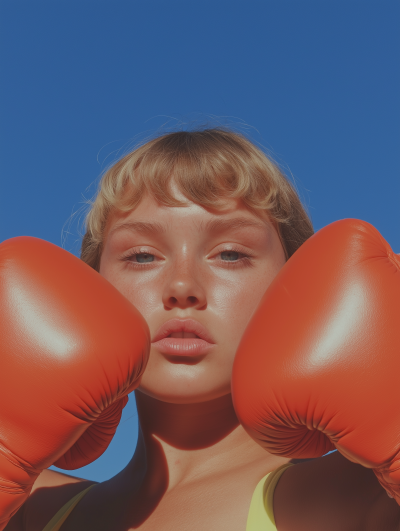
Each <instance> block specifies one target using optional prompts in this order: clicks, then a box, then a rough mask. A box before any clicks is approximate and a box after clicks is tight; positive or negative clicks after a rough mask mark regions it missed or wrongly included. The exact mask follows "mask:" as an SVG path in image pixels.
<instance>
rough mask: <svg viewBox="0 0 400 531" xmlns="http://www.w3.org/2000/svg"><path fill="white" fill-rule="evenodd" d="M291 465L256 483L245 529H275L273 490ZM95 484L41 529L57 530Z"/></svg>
mask: <svg viewBox="0 0 400 531" xmlns="http://www.w3.org/2000/svg"><path fill="white" fill-rule="evenodd" d="M290 466H293V465H292V464H291V463H287V464H285V465H282V466H281V467H279V468H277V469H276V470H274V471H273V472H270V473H269V474H267V475H266V476H264V477H263V478H262V479H261V480H260V481H259V482H258V484H257V487H256V488H255V490H254V492H253V496H252V498H251V502H250V508H249V513H248V515H247V524H246V531H277V528H276V525H275V518H274V507H273V499H274V491H275V487H276V485H277V484H278V481H279V479H280V477H281V476H282V474H283V472H284V471H285V470H286V469H287V468H289V467H290ZM94 486H95V485H90V487H88V488H87V489H85V490H83V491H82V492H79V493H78V494H77V495H76V496H74V497H73V498H71V499H70V500H69V501H68V502H67V503H66V504H65V505H64V506H63V507H61V509H60V510H59V511H58V512H57V513H56V514H55V515H54V516H53V518H52V519H51V520H50V522H49V523H48V524H47V525H46V527H45V528H44V529H43V531H59V529H60V528H61V526H62V525H63V523H64V522H65V520H66V519H67V518H68V516H69V515H70V514H71V512H72V511H73V510H74V508H75V507H76V506H77V505H78V503H79V502H80V501H81V499H82V498H83V497H84V496H85V494H86V493H88V492H89V490H90V489H91V488H92V487H94Z"/></svg>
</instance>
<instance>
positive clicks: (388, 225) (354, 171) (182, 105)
mask: <svg viewBox="0 0 400 531" xmlns="http://www.w3.org/2000/svg"><path fill="white" fill-rule="evenodd" d="M399 17H400V2H399V1H398V0H392V1H391V0H374V1H370V0H301V1H299V0H279V1H278V0H275V1H271V0H241V1H237V0H229V1H226V0H202V1H194V0H193V1H188V0H182V1H177V0H168V2H165V1H163V0H146V1H143V0H142V1H136V0H129V1H128V0H107V1H104V0H79V1H77V0H46V1H42V0H35V1H34V2H32V0H25V1H21V0H0V71H1V77H2V81H1V85H0V113H1V114H0V135H1V150H0V170H1V174H0V175H1V181H0V183H1V188H0V205H1V208H0V241H2V240H4V239H7V238H10V237H13V236H18V235H32V236H37V237H40V238H44V239H46V240H49V241H51V242H53V243H55V244H57V245H64V246H65V248H66V249H68V250H70V251H72V252H77V251H78V249H79V239H80V228H79V223H80V220H81V219H82V215H83V210H82V209H83V208H84V203H85V200H87V199H89V198H90V197H91V196H92V195H93V193H94V191H95V188H96V182H97V179H98V176H99V174H100V173H101V171H102V170H103V169H104V168H105V167H106V166H107V165H109V164H110V163H111V162H112V161H113V160H116V158H117V157H118V156H119V154H120V153H121V152H122V151H123V150H125V149H126V148H127V146H134V144H135V142H138V141H139V140H141V139H143V138H145V137H147V136H149V135H152V134H154V133H156V132H157V131H165V130H168V129H169V128H176V127H179V126H184V127H189V126H190V125H192V124H196V123H197V124H204V123H209V124H210V125H218V124H223V125H230V124H231V125H233V126H234V127H236V128H239V129H240V130H242V131H243V132H245V133H246V134H248V135H249V136H250V138H252V139H253V140H254V141H256V142H257V143H259V144H261V145H263V146H265V147H266V148H267V149H268V150H269V152H270V153H271V154H272V155H273V156H274V158H275V159H276V160H277V161H278V162H279V163H280V164H281V165H282V166H283V168H284V170H285V171H286V172H287V173H288V174H290V175H291V176H293V178H294V180H295V182H296V184H297V187H298V188H299V191H300V194H301V196H302V198H303V199H304V201H305V203H306V205H307V206H308V209H309V212H310V214H311V216H312V219H313V222H314V225H315V227H316V229H319V228H321V227H323V226H324V225H326V224H328V223H330V222H332V221H334V220H337V219H341V218H345V217H356V218H361V219H364V220H366V221H368V222H370V223H372V224H373V225H375V226H376V227H377V228H378V229H379V230H380V231H381V232H382V234H383V235H384V237H385V238H386V239H387V240H388V241H389V243H390V244H391V245H392V247H393V248H394V250H395V251H397V252H400V209H399V203H400V161H399V160H400V159H399V145H400V98H399V94H400V68H399V60H400V35H399V31H398V21H399V19H400V18H399ZM73 213H75V215H74V216H72V218H71V215H72V214H73ZM135 437H136V416H135V409H134V404H133V402H132V401H131V404H130V405H129V406H127V408H126V410H125V413H124V419H123V423H122V424H121V426H120V428H119V430H118V433H117V436H116V438H115V440H114V442H113V443H112V446H111V447H110V449H109V450H108V451H107V452H106V454H105V455H104V456H103V457H102V458H101V459H100V460H99V461H97V462H96V463H94V464H93V465H90V466H89V467H88V468H87V470H79V471H77V475H81V476H83V477H89V478H93V479H105V478H107V477H110V476H111V475H113V474H114V473H116V472H118V471H119V470H120V469H121V468H122V467H123V466H124V464H125V463H126V462H127V461H128V460H129V458H130V455H131V454H132V452H133V448H134V443H135Z"/></svg>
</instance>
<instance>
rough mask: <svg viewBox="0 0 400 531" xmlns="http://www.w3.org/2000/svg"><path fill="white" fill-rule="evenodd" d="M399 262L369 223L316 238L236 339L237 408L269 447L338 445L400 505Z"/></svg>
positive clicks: (346, 223)
mask: <svg viewBox="0 0 400 531" xmlns="http://www.w3.org/2000/svg"><path fill="white" fill-rule="evenodd" d="M399 375H400V260H399V257H398V256H397V255H395V254H394V253H393V251H392V249H391V248H390V246H389V244H388V243H387V242H386V241H385V240H384V238H383V237H382V236H381V235H380V234H379V232H378V231H377V230H376V229H375V228H374V227H372V226H371V225H369V224H368V223H365V222H363V221H359V220H354V219H347V220H342V221H338V222H335V223H333V224H331V225H329V226H327V227H325V228H323V229H322V230H320V231H319V232H318V233H316V234H315V235H314V236H313V237H312V238H310V239H309V240H308V241H307V242H306V243H305V244H304V245H303V246H302V247H301V248H300V249H299V250H298V251H297V252H296V253H295V254H294V255H293V256H292V257H291V258H290V259H289V261H288V262H287V263H286V264H285V266H284V267H283V269H282V270H281V271H280V272H279V274H278V275H277V277H276V278H275V279H274V281H273V283H272V284H271V285H270V287H269V288H268V290H267V292H266V294H265V296H264V297H263V299H262V301H261V303H260V305H259V307H258V309H257V310H256V312H255V314H254V315H253V317H252V320H251V322H250V324H249V326H248V328H247V329H246V332H245V334H244V336H243V339H242V341H241V344H240V346H239V349H238V352H237V355H236V358H235V362H234V367H233V379H232V392H233V400H234V405H235V409H236V412H237V414H238V417H239V420H240V422H241V423H242V424H243V426H244V427H245V429H246V430H247V431H248V433H249V434H250V435H251V436H252V437H253V438H254V439H255V440H256V441H257V442H258V443H259V444H261V446H263V447H264V448H266V449H267V450H268V451H269V452H271V453H273V454H276V455H281V456H285V457H291V458H309V457H317V456H321V455H323V454H325V453H326V452H328V451H329V450H332V449H333V448H334V447H336V448H337V449H338V450H339V451H340V452H341V453H342V454H343V455H344V456H345V457H347V458H348V459H349V460H351V461H353V462H356V463H359V464H361V465H363V466H365V467H369V468H373V469H374V471H375V474H376V476H377V477H378V479H379V481H380V482H381V484H382V486H383V487H384V488H385V489H386V490H387V491H388V492H390V493H391V495H392V496H393V497H395V498H396V500H397V502H398V503H400V393H399Z"/></svg>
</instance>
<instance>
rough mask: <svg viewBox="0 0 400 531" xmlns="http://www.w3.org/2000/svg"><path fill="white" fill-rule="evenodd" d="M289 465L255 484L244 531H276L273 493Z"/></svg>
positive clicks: (283, 466)
mask: <svg viewBox="0 0 400 531" xmlns="http://www.w3.org/2000/svg"><path fill="white" fill-rule="evenodd" d="M291 466H293V465H292V464H291V463H287V464H285V465H282V466H280V467H279V468H277V469H276V470H274V471H273V472H270V473H269V474H267V475H266V476H264V477H263V478H262V479H261V481H259V483H258V484H257V487H256V488H255V490H254V493H253V496H252V498H251V502H250V509H249V514H248V516H247V525H246V531H277V529H276V525H275V517H274V504H273V501H274V491H275V487H276V485H277V484H278V481H279V480H280V478H281V476H282V474H283V473H284V472H285V470H287V469H288V468H289V467H291Z"/></svg>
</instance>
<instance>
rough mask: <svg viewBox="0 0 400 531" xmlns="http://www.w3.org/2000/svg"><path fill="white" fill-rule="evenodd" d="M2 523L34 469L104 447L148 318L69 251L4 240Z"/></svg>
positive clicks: (85, 459) (86, 457)
mask: <svg viewBox="0 0 400 531" xmlns="http://www.w3.org/2000/svg"><path fill="white" fill-rule="evenodd" d="M0 312H1V319H0V338H1V339H0V341H1V361H0V363H1V370H0V380H1V382H0V403H1V405H2V406H1V411H0V529H3V528H4V526H5V524H6V523H7V521H8V519H9V518H10V517H11V516H12V514H13V513H15V512H16V510H17V509H18V507H19V506H20V505H21V504H22V503H23V502H24V500H25V499H26V497H27V496H28V494H29V492H30V490H31V487H32V484H33V482H34V481H35V479H36V477H37V475H38V474H39V473H40V471H41V470H42V469H44V468H47V467H49V466H50V465H52V464H56V465H57V466H59V467H61V468H67V469H72V468H79V467H81V466H84V465H86V464H88V463H90V462H92V461H94V460H95V459H96V458H97V457H99V456H100V455H101V454H102V453H103V452H104V451H105V449H106V448H107V446H108V445H109V443H110V441H111V439H112V437H113V435H114V432H115V430H116V428H117V425H118V423H119V420H120V417H121V412H122V409H123V407H124V405H125V404H126V402H127V394H128V393H129V392H131V391H132V390H133V389H135V388H136V387H137V386H138V385H139V383H140V378H141V376H142V374H143V371H144V369H145V366H146V363H147V358H148V352H149V345H150V337H149V330H148V327H147V324H146V322H145V320H144V319H143V318H142V316H141V315H140V314H139V312H138V311H137V310H136V309H135V308H134V307H133V306H132V305H131V304H130V302H129V301H128V300H127V299H125V297H123V296H122V295H121V294H120V293H119V292H118V291H117V290H116V289H115V288H114V287H113V286H112V285H111V284H110V283H109V282H107V281H106V280H105V279H104V278H102V277H101V276H100V275H99V274H98V273H97V272H95V271H94V270H93V269H91V268H90V267H89V266H87V265H86V264H84V263H83V262H82V261H80V260H79V259H78V258H76V257H75V256H73V255H71V254H70V253H68V252H66V251H64V250H63V249H60V248H59V247H56V246H55V245H52V244H50V243H48V242H45V241H43V240H39V239H36V238H30V237H20V238H14V239H11V240H7V241H5V242H3V243H2V244H1V245H0Z"/></svg>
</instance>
